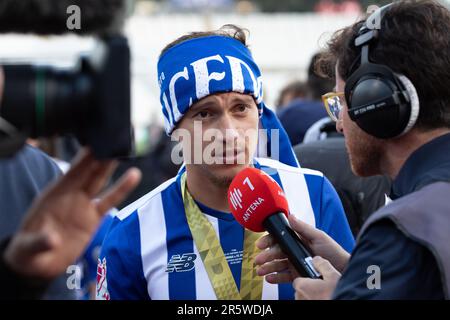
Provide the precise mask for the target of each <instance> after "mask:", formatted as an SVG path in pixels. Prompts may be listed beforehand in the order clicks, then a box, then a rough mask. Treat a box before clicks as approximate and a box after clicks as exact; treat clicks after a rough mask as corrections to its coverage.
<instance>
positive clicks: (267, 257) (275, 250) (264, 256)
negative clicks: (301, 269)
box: [255, 245, 287, 266]
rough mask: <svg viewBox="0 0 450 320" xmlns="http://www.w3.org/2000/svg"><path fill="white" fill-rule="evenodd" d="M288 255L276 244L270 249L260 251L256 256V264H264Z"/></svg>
mask: <svg viewBox="0 0 450 320" xmlns="http://www.w3.org/2000/svg"><path fill="white" fill-rule="evenodd" d="M286 258H287V257H286V255H285V254H284V253H283V252H282V251H281V248H280V246H278V245H275V246H273V247H272V248H270V249H269V250H266V251H263V252H261V253H259V254H258V255H257V256H256V257H255V264H256V265H258V266H261V265H263V264H264V263H266V262H270V261H273V260H277V259H286Z"/></svg>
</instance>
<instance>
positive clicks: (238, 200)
mask: <svg viewBox="0 0 450 320" xmlns="http://www.w3.org/2000/svg"><path fill="white" fill-rule="evenodd" d="M230 201H231V204H232V205H233V208H234V210H237V208H238V207H239V208H241V209H242V192H241V190H239V189H237V188H234V189H233V191H231V192H230Z"/></svg>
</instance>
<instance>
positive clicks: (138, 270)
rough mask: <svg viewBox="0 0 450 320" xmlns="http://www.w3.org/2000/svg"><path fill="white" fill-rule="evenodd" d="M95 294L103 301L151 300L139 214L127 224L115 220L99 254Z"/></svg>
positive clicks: (134, 215) (128, 219)
mask: <svg viewBox="0 0 450 320" xmlns="http://www.w3.org/2000/svg"><path fill="white" fill-rule="evenodd" d="M105 276H106V277H105ZM96 290H97V292H96V293H97V299H100V300H101V299H105V298H106V299H108V298H109V299H111V300H146V299H149V296H148V291H147V281H146V279H145V277H144V272H143V269H142V259H141V246H140V232H139V219H138V215H137V214H136V213H133V214H131V215H130V216H128V217H127V218H126V219H124V220H119V219H118V218H114V221H113V224H112V226H111V228H110V230H109V233H108V235H107V236H106V238H105V240H104V242H103V247H102V251H101V253H100V258H99V261H98V266H97V288H96Z"/></svg>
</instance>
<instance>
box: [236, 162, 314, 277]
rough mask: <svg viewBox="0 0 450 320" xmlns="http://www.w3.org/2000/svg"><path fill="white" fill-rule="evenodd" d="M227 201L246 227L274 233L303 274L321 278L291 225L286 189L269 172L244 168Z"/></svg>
mask: <svg viewBox="0 0 450 320" xmlns="http://www.w3.org/2000/svg"><path fill="white" fill-rule="evenodd" d="M228 202H229V205H230V208H231V212H232V213H233V215H234V217H235V219H236V220H237V221H238V222H239V223H240V224H241V225H243V226H244V227H245V228H247V229H250V230H252V231H255V232H262V231H264V230H267V231H268V232H269V233H270V234H271V236H272V237H273V238H274V239H275V241H276V242H277V243H278V244H279V246H280V247H281V250H282V251H283V252H284V253H285V254H286V255H287V257H288V258H289V261H290V263H291V264H292V265H293V266H294V268H295V270H296V271H297V272H298V274H299V275H300V276H302V277H308V278H312V279H318V278H320V274H319V273H318V272H317V271H316V270H315V269H314V266H313V264H312V257H311V254H310V253H309V252H308V250H307V249H306V248H305V246H304V245H303V244H302V242H301V240H300V238H299V237H298V235H297V234H296V233H295V231H293V230H292V228H291V227H290V225H289V222H288V220H287V217H288V215H289V208H288V203H287V200H286V197H285V196H284V193H283V190H282V189H281V188H280V186H279V185H278V184H277V183H276V182H275V180H273V179H272V178H271V177H270V176H269V175H267V174H266V173H264V172H263V171H261V170H258V169H255V168H246V169H244V170H242V171H241V172H240V173H239V174H238V175H236V177H235V178H234V179H233V181H232V182H231V184H230V187H229V190H228Z"/></svg>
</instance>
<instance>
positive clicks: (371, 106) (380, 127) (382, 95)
mask: <svg viewBox="0 0 450 320" xmlns="http://www.w3.org/2000/svg"><path fill="white" fill-rule="evenodd" d="M392 5H393V3H391V4H388V5H386V6H384V7H381V8H379V9H378V10H377V11H375V12H374V13H372V15H371V16H370V17H369V18H367V20H366V22H365V24H364V25H363V26H362V27H361V29H360V30H359V32H358V36H357V37H356V39H355V46H356V47H360V48H361V65H360V66H359V68H358V69H357V70H356V71H355V72H353V73H352V74H351V76H350V77H349V78H348V79H347V81H346V85H345V99H346V101H347V106H348V114H349V116H350V118H351V119H352V120H353V121H354V122H356V124H357V125H358V126H359V127H360V128H361V129H362V130H364V131H365V132H367V133H368V134H370V135H372V136H375V137H377V138H381V139H389V138H394V137H397V136H400V135H402V134H405V133H406V132H408V131H409V130H410V129H411V128H412V127H413V126H414V124H415V123H416V121H417V118H418V116H419V98H418V95H417V91H416V89H415V87H414V85H413V84H412V83H411V81H410V80H409V79H408V78H407V77H406V76H404V75H398V74H395V73H394V72H393V71H392V70H391V69H390V68H388V67H387V66H385V65H382V64H376V63H372V62H370V44H371V43H373V42H375V41H376V40H377V39H378V35H379V32H380V31H379V30H378V29H376V28H374V27H373V26H371V24H373V23H374V21H379V22H380V26H379V28H381V21H382V19H383V16H384V15H385V13H386V12H387V11H388V10H389V8H390V7H391V6H392ZM376 19H377V20H376Z"/></svg>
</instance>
